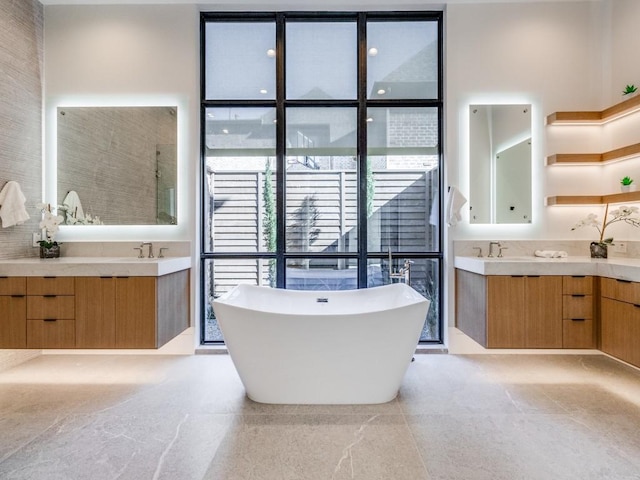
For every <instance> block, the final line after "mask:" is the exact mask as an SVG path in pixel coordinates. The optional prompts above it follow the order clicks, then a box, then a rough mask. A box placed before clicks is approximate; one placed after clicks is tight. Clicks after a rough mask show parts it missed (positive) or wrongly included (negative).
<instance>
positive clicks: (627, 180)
mask: <svg viewBox="0 0 640 480" xmlns="http://www.w3.org/2000/svg"><path fill="white" fill-rule="evenodd" d="M632 183H633V178H631V177H623V178H622V179H620V184H621V185H624V186H625V187H627V186H629V185H631V184H632Z"/></svg>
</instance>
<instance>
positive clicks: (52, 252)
mask: <svg viewBox="0 0 640 480" xmlns="http://www.w3.org/2000/svg"><path fill="white" fill-rule="evenodd" d="M38 208H39V209H40V211H41V212H42V220H41V221H40V228H41V229H42V230H43V235H44V238H43V239H42V240H40V241H39V242H38V243H39V244H40V258H58V257H59V256H60V244H59V243H58V242H56V240H55V237H56V233H57V232H58V225H60V224H61V223H62V222H63V221H64V218H63V217H61V216H60V215H55V214H54V213H53V212H52V211H51V205H50V204H46V203H40V204H38Z"/></svg>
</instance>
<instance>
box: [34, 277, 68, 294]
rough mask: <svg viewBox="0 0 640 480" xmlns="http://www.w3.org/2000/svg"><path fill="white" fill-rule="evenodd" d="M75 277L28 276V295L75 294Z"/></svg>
mask: <svg viewBox="0 0 640 480" xmlns="http://www.w3.org/2000/svg"><path fill="white" fill-rule="evenodd" d="M74 294H75V277H27V295H74Z"/></svg>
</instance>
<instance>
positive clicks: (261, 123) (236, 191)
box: [203, 108, 276, 252]
mask: <svg viewBox="0 0 640 480" xmlns="http://www.w3.org/2000/svg"><path fill="white" fill-rule="evenodd" d="M274 118H275V110H274V109H271V108H211V109H207V112H206V136H205V162H206V163H205V181H206V191H205V206H204V208H205V215H206V217H205V218H207V219H208V222H207V224H206V225H205V228H206V231H207V234H206V236H205V245H204V246H203V248H204V249H205V251H209V252H211V251H215V252H257V251H262V252H274V251H275V249H276V182H275V172H274V170H275V144H276V140H275V138H276V127H275V123H274V121H273V120H274Z"/></svg>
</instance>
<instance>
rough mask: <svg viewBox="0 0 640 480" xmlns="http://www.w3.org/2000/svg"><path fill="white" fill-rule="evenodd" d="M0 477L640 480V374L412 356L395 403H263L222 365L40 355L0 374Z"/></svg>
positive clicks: (580, 360) (212, 359)
mask: <svg viewBox="0 0 640 480" xmlns="http://www.w3.org/2000/svg"><path fill="white" fill-rule="evenodd" d="M457 340H461V339H457ZM454 343H455V341H453V339H452V346H453V344H454ZM0 479H3V480H10V479H32V480H40V479H42V480H45V479H46V480H76V479H79V480H80V479H90V480H101V479H120V480H124V479H135V480H146V479H149V480H155V479H170V480H190V479H197V480H200V479H203V480H204V479H206V480H245V479H246V480H294V479H295V480H315V479H319V480H320V479H322V480H342V479H362V480H377V479H384V480H421V479H456V480H457V479H459V480H474V479H487V480H489V479H490V480H501V479H505V480H515V479H540V480H542V479H544V480H557V479H562V480H564V479H566V480H569V479H576V480H590V479H607V480H616V479H618V480H621V479H640V371H639V370H637V369H634V368H632V367H629V366H626V365H624V364H622V363H620V362H617V361H615V360H613V359H611V358H609V357H607V356H605V355H593V354H591V355H583V354H578V355H576V354H573V355H568V354H557V355H540V354H529V353H506V354H504V353H502V354H494V353H491V354H487V353H473V354H449V355H446V354H443V355H437V354H430V355H417V356H416V361H415V362H414V363H412V364H411V365H410V366H409V369H408V371H407V375H406V377H405V381H404V383H403V385H402V388H401V390H400V393H399V395H398V397H397V398H396V399H395V400H394V401H392V402H390V403H387V404H382V405H369V406H358V405H349V406H303V405H262V404H257V403H254V402H252V401H250V400H248V399H247V398H246V397H245V395H244V390H243V388H242V384H241V383H240V380H239V378H238V376H237V374H236V372H235V370H234V368H233V365H232V363H231V361H230V359H229V357H228V356H226V355H137V354H134V355H112V354H100V355H95V354H94V355H87V354H75V355H70V354H64V355H42V356H40V357H38V358H36V359H33V360H30V361H28V362H26V363H24V364H22V365H19V366H17V367H14V368H12V369H10V370H6V371H4V372H0Z"/></svg>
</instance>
